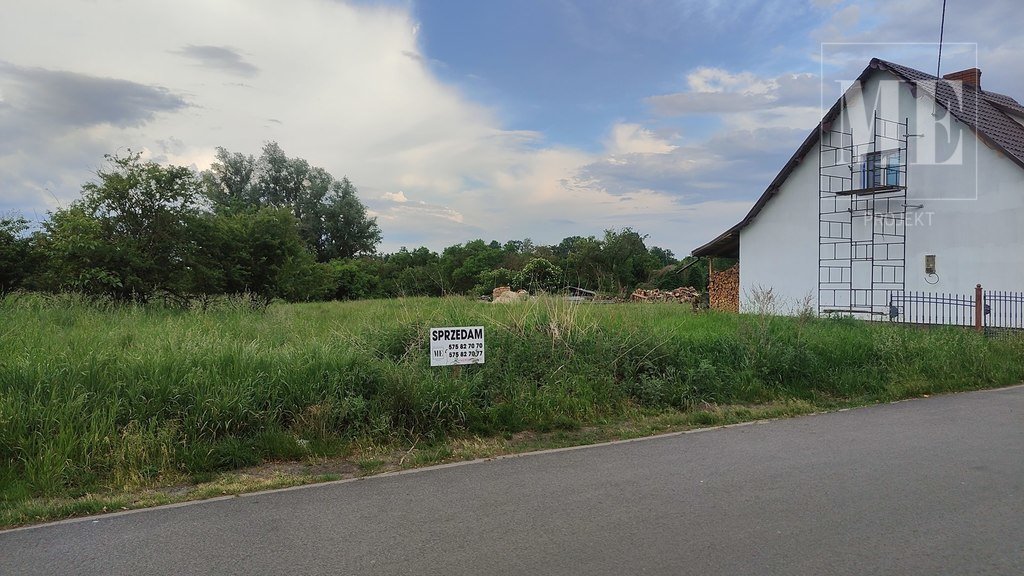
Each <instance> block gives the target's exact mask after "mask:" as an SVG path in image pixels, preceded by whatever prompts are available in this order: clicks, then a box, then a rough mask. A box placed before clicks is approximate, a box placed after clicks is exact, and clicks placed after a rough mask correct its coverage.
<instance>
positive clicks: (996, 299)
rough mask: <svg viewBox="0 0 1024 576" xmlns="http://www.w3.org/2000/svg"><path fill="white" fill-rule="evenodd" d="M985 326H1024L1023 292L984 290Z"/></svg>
mask: <svg viewBox="0 0 1024 576" xmlns="http://www.w3.org/2000/svg"><path fill="white" fill-rule="evenodd" d="M982 302H984V303H985V326H986V327H991V328H1024V292H1002V291H995V290H985V291H984V295H983V297H982Z"/></svg>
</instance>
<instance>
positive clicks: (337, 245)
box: [0, 142, 707, 302]
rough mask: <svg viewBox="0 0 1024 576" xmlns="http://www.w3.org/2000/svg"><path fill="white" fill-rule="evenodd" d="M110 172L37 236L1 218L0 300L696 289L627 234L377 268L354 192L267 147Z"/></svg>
mask: <svg viewBox="0 0 1024 576" xmlns="http://www.w3.org/2000/svg"><path fill="white" fill-rule="evenodd" d="M106 159H107V166H106V167H105V168H103V169H101V170H99V171H97V173H96V179H95V180H94V181H92V182H89V183H87V184H85V185H84V186H83V187H82V195H81V197H80V198H79V199H77V200H75V201H74V202H72V203H71V204H70V205H69V206H67V207H62V208H60V209H57V210H55V211H53V212H51V213H49V214H48V218H47V219H46V220H45V221H44V222H43V223H42V225H41V229H39V230H37V231H35V232H33V233H32V234H27V233H26V231H27V230H28V229H29V224H30V223H29V222H28V221H27V220H25V219H24V218H22V217H19V216H6V217H0V293H8V292H11V291H14V290H31V291H42V292H77V293H82V294H86V295H91V296H104V297H108V298H111V299H114V300H118V301H138V302H145V301H148V300H150V299H152V298H154V297H162V298H171V299H174V300H177V301H180V302H189V301H192V300H194V299H196V298H206V297H210V296H217V295H224V294H243V293H244V294H249V295H252V296H254V297H256V298H258V299H260V300H262V301H270V300H272V299H282V300H286V301H313V300H332V299H342V300H343V299H357V298H380V297H395V296H420V295H427V296H440V295H446V294H484V293H490V292H491V290H493V289H494V288H495V287H497V286H510V287H512V288H513V289H529V290H546V291H559V290H561V289H563V288H565V287H566V286H578V287H581V288H585V289H589V290H594V291H599V292H604V293H611V294H626V293H628V292H630V291H631V290H632V289H633V288H635V287H638V286H644V287H658V288H664V289H671V288H675V287H677V286H682V285H689V286H695V287H697V288H699V289H704V288H705V286H706V278H707V276H706V274H707V269H706V267H705V266H704V264H703V263H702V262H698V263H694V264H695V265H692V266H690V267H688V268H686V269H685V270H683V271H682V272H679V270H680V268H681V267H680V266H679V264H680V262H679V261H678V260H677V259H676V258H675V256H674V255H673V254H672V252H671V251H670V250H666V249H663V248H659V247H657V246H650V247H648V246H647V245H646V240H647V237H646V236H645V235H643V234H640V233H639V232H637V231H635V230H632V229H630V228H623V229H620V230H606V231H605V232H604V234H603V236H601V237H595V236H587V237H582V236H571V237H568V238H565V239H563V240H562V241H561V242H560V243H558V244H556V245H535V244H534V243H533V242H532V241H531V240H529V239H525V240H512V241H507V242H504V243H502V242H498V241H494V240H492V241H490V242H485V241H484V240H473V241H470V242H466V243H464V244H456V245H453V246H449V247H447V248H445V249H444V250H443V251H442V252H441V253H437V252H434V251H431V250H429V249H428V248H426V247H420V248H415V249H413V250H409V249H407V248H404V247H403V248H402V249H400V250H399V251H397V252H394V253H391V254H379V253H378V252H377V246H378V245H379V244H380V241H381V231H380V228H379V226H378V225H377V222H376V219H375V218H372V217H370V216H368V214H367V212H366V207H365V205H364V204H363V203H362V202H361V201H360V200H359V197H358V192H357V190H356V187H355V186H354V185H353V184H352V182H350V181H349V180H348V178H342V179H341V180H337V179H335V178H334V177H333V176H332V175H331V174H329V173H328V172H327V171H326V170H324V169H323V168H320V167H316V166H312V165H310V164H309V163H308V162H307V161H305V160H303V159H301V158H290V157H288V156H287V155H286V154H285V153H284V151H283V150H282V149H281V147H280V146H278V145H277V144H276V143H274V142H271V143H268V144H266V145H265V146H264V148H263V150H262V152H261V154H260V156H259V157H255V156H251V155H245V154H241V153H233V152H229V151H228V150H225V149H223V148H219V149H218V150H217V156H216V162H214V164H213V165H212V166H211V168H210V169H209V170H206V171H204V172H202V173H196V172H195V171H194V170H191V169H189V168H185V167H181V166H171V165H167V166H165V165H160V164H158V163H155V162H152V161H146V160H143V158H142V157H141V155H140V154H139V153H133V152H131V151H129V152H128V153H127V154H124V155H108V156H107V157H106Z"/></svg>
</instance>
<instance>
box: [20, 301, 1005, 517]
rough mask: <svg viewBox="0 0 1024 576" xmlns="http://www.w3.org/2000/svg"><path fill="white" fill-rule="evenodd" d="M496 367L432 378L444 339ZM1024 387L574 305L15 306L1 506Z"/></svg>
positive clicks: (842, 343) (954, 336)
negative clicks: (777, 407)
mask: <svg viewBox="0 0 1024 576" xmlns="http://www.w3.org/2000/svg"><path fill="white" fill-rule="evenodd" d="M480 324H482V325H484V326H485V327H486V331H487V332H486V337H487V363H486V364H484V365H482V366H469V367H464V368H462V369H461V370H454V369H452V368H450V367H445V368H431V367H430V366H429V358H428V347H427V340H426V334H427V329H428V328H429V327H431V326H453V325H480ZM1022 377H1024V339H1022V338H1020V337H1016V336H1009V337H1000V338H985V337H983V336H981V335H978V334H975V333H973V332H969V331H964V330H960V329H934V330H918V329H909V328H904V327H900V326H891V325H885V324H869V323H863V322H856V321H851V320H827V319H812V318H807V317H804V318H780V317H773V316H765V315H763V316H737V315H731V314H720V313H711V312H707V313H699V314H695V313H693V312H691V311H690V310H689V309H688V307H683V306H678V305H672V304H664V305H658V304H650V305H630V304H623V305H605V306H589V305H579V304H572V303H568V302H564V301H561V300H557V299H541V300H533V301H530V302H526V303H521V304H513V305H489V304H486V303H480V302H475V301H470V300H465V299H404V300H390V301H369V302H349V303H319V304H293V305H276V304H275V305H271V306H270V307H269V308H266V309H265V310H259V309H254V307H253V306H251V304H250V303H249V302H248V301H246V300H244V299H241V300H230V301H224V302H221V303H219V304H216V305H210V306H207V307H206V309H205V310H197V311H181V310H175V309H172V308H162V307H159V306H154V305H150V306H115V305H112V304H103V303H96V302H88V301H84V300H82V299H79V298H76V297H73V296H61V297H44V296H38V295H15V296H10V297H7V298H6V299H4V300H2V301H0V499H3V500H9V501H13V500H19V499H24V498H27V497H30V496H35V495H67V496H74V495H79V494H82V493H84V492H86V491H89V490H95V489H97V487H131V486H138V485H145V484H146V483H147V482H151V481H152V480H153V479H154V478H157V477H160V476H162V475H169V474H179V475H180V474H184V475H202V474H204V473H209V472H211V471H216V470H222V469H229V468H235V467H240V466H245V465H249V464H253V463H257V462H259V461H261V460H264V459H269V458H297V457H301V456H303V455H307V454H311V453H312V454H331V453H337V452H338V451H343V450H344V449H345V446H346V445H347V444H348V443H349V442H351V441H354V440H359V441H382V442H384V441H390V440H394V439H400V438H441V437H446V436H450V435H456V434H468V433H472V434H481V435H486V434H496V433H509V432H515V431H520V430H525V429H540V430H544V429H551V428H558V427H563V426H578V425H581V424H585V423H587V422H593V421H596V420H599V419H602V418H609V417H617V416H621V415H623V414H625V413H626V412H627V411H629V410H632V409H635V408H636V407H638V406H640V407H650V408H652V409H680V410H687V409H691V408H694V407H701V406H706V405H709V404H749V403H764V402H771V401H785V400H789V399H801V400H806V401H809V402H812V403H815V404H816V405H821V406H826V407H827V406H829V405H832V404H834V403H841V402H849V401H871V400H885V399H894V398H901V397H905V396H909V395H915V394H922V393H929V392H939V391H947V390H958V389H965V388H974V387H984V386H993V385H1001V384H1009V383H1014V382H1018V381H1020V380H1021V379H1022Z"/></svg>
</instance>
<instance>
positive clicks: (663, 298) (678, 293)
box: [629, 286, 700, 304]
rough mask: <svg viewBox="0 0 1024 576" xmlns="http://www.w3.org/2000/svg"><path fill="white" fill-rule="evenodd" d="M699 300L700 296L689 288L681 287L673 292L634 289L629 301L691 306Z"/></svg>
mask: <svg viewBox="0 0 1024 576" xmlns="http://www.w3.org/2000/svg"><path fill="white" fill-rule="evenodd" d="M698 298H700V294H699V293H698V292H697V291H696V290H694V289H693V288H691V287H689V286H682V287H680V288H676V289H675V290H658V289H657V288H655V289H653V290H643V289H639V288H638V289H636V290H634V291H633V295H632V296H630V298H629V299H630V300H632V301H633V302H679V303H680V304H692V303H694V302H696V301H697V299H698Z"/></svg>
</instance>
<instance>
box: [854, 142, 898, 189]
mask: <svg viewBox="0 0 1024 576" xmlns="http://www.w3.org/2000/svg"><path fill="white" fill-rule="evenodd" d="M899 185H900V151H899V150H888V151H884V152H872V153H870V154H868V155H866V156H864V157H863V158H862V160H861V162H860V187H861V188H880V187H882V186H899Z"/></svg>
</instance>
